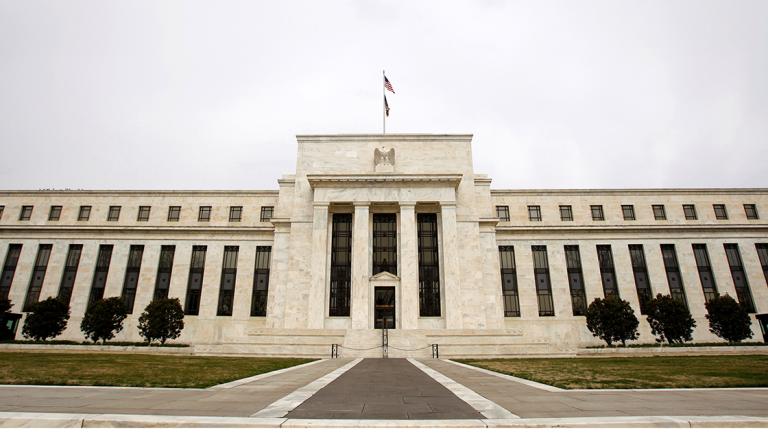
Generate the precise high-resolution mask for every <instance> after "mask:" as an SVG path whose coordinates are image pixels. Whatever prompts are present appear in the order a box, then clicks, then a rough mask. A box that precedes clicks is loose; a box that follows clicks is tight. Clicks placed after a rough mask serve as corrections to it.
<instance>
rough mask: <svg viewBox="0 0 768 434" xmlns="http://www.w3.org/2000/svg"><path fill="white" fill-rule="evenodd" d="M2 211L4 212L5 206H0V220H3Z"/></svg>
mask: <svg viewBox="0 0 768 434" xmlns="http://www.w3.org/2000/svg"><path fill="white" fill-rule="evenodd" d="M3 211H5V205H0V219H2V218H3Z"/></svg>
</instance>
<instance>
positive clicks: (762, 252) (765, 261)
mask: <svg viewBox="0 0 768 434" xmlns="http://www.w3.org/2000/svg"><path fill="white" fill-rule="evenodd" d="M755 250H756V251H757V258H758V260H759V261H760V266H761V267H762V268H763V277H765V283H768V243H755Z"/></svg>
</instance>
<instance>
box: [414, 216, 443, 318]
mask: <svg viewBox="0 0 768 434" xmlns="http://www.w3.org/2000/svg"><path fill="white" fill-rule="evenodd" d="M416 222H417V223H416V224H417V231H418V237H419V315H421V316H440V315H441V313H440V312H441V309H440V258H439V255H438V241H437V214H429V213H425V214H418V215H417V218H416Z"/></svg>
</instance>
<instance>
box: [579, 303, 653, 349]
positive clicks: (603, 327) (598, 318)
mask: <svg viewBox="0 0 768 434" xmlns="http://www.w3.org/2000/svg"><path fill="white" fill-rule="evenodd" d="M639 324H640V322H639V321H638V320H637V316H635V311H634V310H633V309H632V307H631V306H630V305H629V303H627V302H626V301H624V300H621V299H620V298H608V299H602V298H596V299H595V300H594V301H593V302H592V303H590V304H589V307H588V308H587V328H588V329H589V331H590V332H592V335H593V336H596V337H598V338H600V339H602V340H604V341H605V343H606V344H608V346H609V347H610V346H612V345H613V343H614V342H621V345H624V346H626V344H627V341H631V340H635V339H637V337H638V336H639V334H638V333H637V326H638V325H639Z"/></svg>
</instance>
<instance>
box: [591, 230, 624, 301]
mask: <svg viewBox="0 0 768 434" xmlns="http://www.w3.org/2000/svg"><path fill="white" fill-rule="evenodd" d="M596 250H597V262H598V264H599V266H600V282H601V283H602V285H603V296H604V297H605V298H606V299H609V298H617V299H620V298H621V293H620V292H619V282H618V280H617V278H616V266H615V265H614V260H613V248H612V247H611V245H610V244H598V245H597V246H596Z"/></svg>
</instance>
